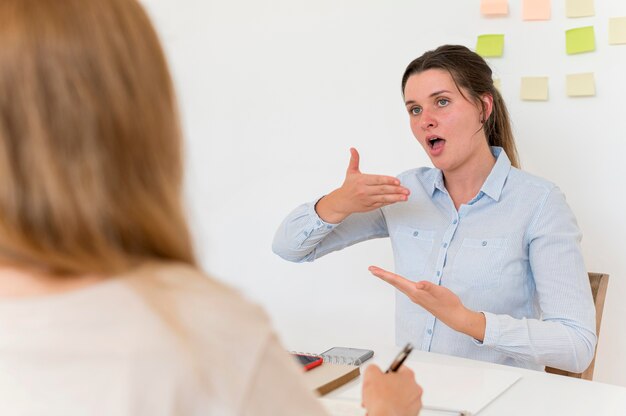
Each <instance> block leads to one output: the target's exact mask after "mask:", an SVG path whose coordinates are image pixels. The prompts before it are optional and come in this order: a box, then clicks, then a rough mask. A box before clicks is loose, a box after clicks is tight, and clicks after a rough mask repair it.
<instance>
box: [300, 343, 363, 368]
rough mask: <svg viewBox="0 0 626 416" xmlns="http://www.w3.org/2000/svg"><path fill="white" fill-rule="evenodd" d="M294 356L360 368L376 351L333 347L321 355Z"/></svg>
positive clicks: (306, 353)
mask: <svg viewBox="0 0 626 416" xmlns="http://www.w3.org/2000/svg"><path fill="white" fill-rule="evenodd" d="M291 353H293V354H305V355H310V356H314V357H322V358H323V359H324V362H325V363H330V364H345V365H356V366H359V365H361V364H363V363H364V362H365V361H367V360H369V359H370V358H372V357H373V356H374V351H372V350H366V349H363V348H350V347H333V348H331V349H328V350H326V351H324V352H323V353H321V354H311V353H308V352H299V351H291Z"/></svg>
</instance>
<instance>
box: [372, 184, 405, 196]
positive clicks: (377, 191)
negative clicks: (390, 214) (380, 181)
mask: <svg viewBox="0 0 626 416" xmlns="http://www.w3.org/2000/svg"><path fill="white" fill-rule="evenodd" d="M370 192H371V193H372V194H373V195H385V194H398V195H409V194H410V193H411V191H409V190H408V189H407V188H405V187H403V186H393V185H377V186H372V187H371V191H370Z"/></svg>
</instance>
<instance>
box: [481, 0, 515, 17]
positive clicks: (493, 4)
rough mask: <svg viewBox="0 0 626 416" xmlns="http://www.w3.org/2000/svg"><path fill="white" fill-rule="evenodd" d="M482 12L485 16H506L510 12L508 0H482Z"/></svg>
mask: <svg viewBox="0 0 626 416" xmlns="http://www.w3.org/2000/svg"><path fill="white" fill-rule="evenodd" d="M480 13H481V14H483V15H485V16H504V15H507V14H509V2H508V0H480Z"/></svg>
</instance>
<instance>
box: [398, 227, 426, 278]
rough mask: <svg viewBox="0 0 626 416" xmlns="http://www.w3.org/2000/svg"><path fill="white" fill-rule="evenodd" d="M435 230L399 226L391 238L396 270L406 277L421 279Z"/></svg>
mask: <svg viewBox="0 0 626 416" xmlns="http://www.w3.org/2000/svg"><path fill="white" fill-rule="evenodd" d="M434 236H435V232H434V231H432V230H423V229H419V228H412V227H400V228H399V229H398V230H397V231H396V232H395V233H394V234H393V235H392V239H391V245H392V246H393V256H394V260H395V263H396V272H397V273H398V274H401V275H403V276H405V277H407V278H414V279H415V278H419V279H422V274H423V273H424V269H425V268H426V264H427V263H428V258H429V257H430V253H431V252H432V251H433V241H434Z"/></svg>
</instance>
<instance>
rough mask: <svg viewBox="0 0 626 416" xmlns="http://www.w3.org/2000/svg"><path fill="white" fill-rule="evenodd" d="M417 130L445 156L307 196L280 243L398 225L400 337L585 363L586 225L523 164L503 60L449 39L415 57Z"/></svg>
mask: <svg viewBox="0 0 626 416" xmlns="http://www.w3.org/2000/svg"><path fill="white" fill-rule="evenodd" d="M402 93H403V97H404V101H405V105H406V109H407V112H408V114H409V119H410V125H411V130H412V132H413V135H414V136H415V138H416V139H417V141H418V142H419V143H420V144H421V145H422V147H423V148H424V150H425V151H426V153H427V154H428V156H429V158H430V160H431V162H432V164H433V165H434V168H425V167H422V168H417V169H413V170H410V171H407V172H404V173H402V174H400V175H398V177H397V178H394V177H390V176H382V175H368V174H363V173H361V172H360V170H359V154H358V152H357V151H356V149H350V152H351V159H350V164H349V166H348V170H347V172H346V178H345V181H344V183H343V184H342V186H341V187H340V188H338V189H336V190H334V191H332V192H331V193H329V194H328V195H326V196H324V197H322V198H321V199H319V200H317V201H314V202H311V203H307V204H304V205H301V206H299V207H298V208H296V209H295V210H294V211H293V212H292V213H291V214H290V215H289V216H288V217H287V218H286V219H285V220H284V221H283V223H282V224H281V226H280V228H279V230H278V232H277V233H276V237H275V239H274V244H273V250H274V252H275V253H276V254H278V255H280V256H281V257H283V258H284V259H286V260H290V261H296V262H302V261H313V260H315V259H316V258H318V257H321V256H323V255H325V254H327V253H330V252H332V251H335V250H340V249H342V248H344V247H347V246H349V245H351V244H354V243H357V242H360V241H364V240H367V239H372V238H379V237H389V238H390V239H391V244H392V247H393V252H394V259H395V269H396V270H395V271H396V273H397V274H396V273H392V272H389V271H386V270H383V269H381V268H378V267H375V266H371V267H370V268H369V270H370V272H371V273H372V274H374V275H375V276H377V277H379V278H381V279H383V280H385V281H386V282H388V283H390V284H391V285H393V286H394V287H396V288H397V289H398V290H399V292H397V295H396V343H397V344H399V345H401V344H404V343H406V342H411V343H413V344H414V345H415V346H416V347H418V348H421V349H422V350H425V351H433V352H438V353H444V354H451V355H458V356H463V357H468V358H474V359H478V360H483V361H491V362H495V363H500V364H507V365H512V366H518V367H525V368H530V369H537V370H542V369H543V368H544V366H551V367H555V368H561V369H563V370H567V371H572V372H582V371H583V370H585V369H586V368H587V367H588V365H589V363H590V362H591V360H592V358H593V355H594V351H595V346H596V333H595V309H594V305H593V300H592V297H591V290H590V287H589V279H588V276H587V272H586V268H585V265H584V262H583V258H582V254H581V250H580V245H579V243H580V239H581V233H580V230H579V229H578V226H577V224H576V220H575V218H574V215H573V214H572V212H571V210H570V208H569V207H568V205H567V204H566V202H565V197H564V196H563V194H562V193H561V191H560V190H559V189H558V188H557V187H556V186H555V185H554V184H552V183H550V182H548V181H546V180H544V179H541V178H538V177H535V176H533V175H530V174H528V173H526V172H523V171H521V170H519V162H518V160H517V150H516V147H515V142H514V138H513V134H512V131H511V126H510V122H509V118H508V113H507V110H506V106H505V104H504V101H503V100H502V97H501V95H500V93H499V92H498V90H497V89H496V88H495V87H494V85H493V81H492V75H491V69H490V68H489V66H488V65H487V63H486V62H485V61H484V60H483V59H482V58H481V57H480V56H479V55H477V54H475V53H474V52H472V51H470V50H469V49H467V48H466V47H463V46H455V45H444V46H441V47H439V48H437V49H435V50H433V51H429V52H426V53H425V54H424V55H422V56H421V57H419V58H417V59H415V60H414V61H413V62H411V63H410V64H409V66H408V67H407V69H406V71H405V73H404V76H403V78H402Z"/></svg>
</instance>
